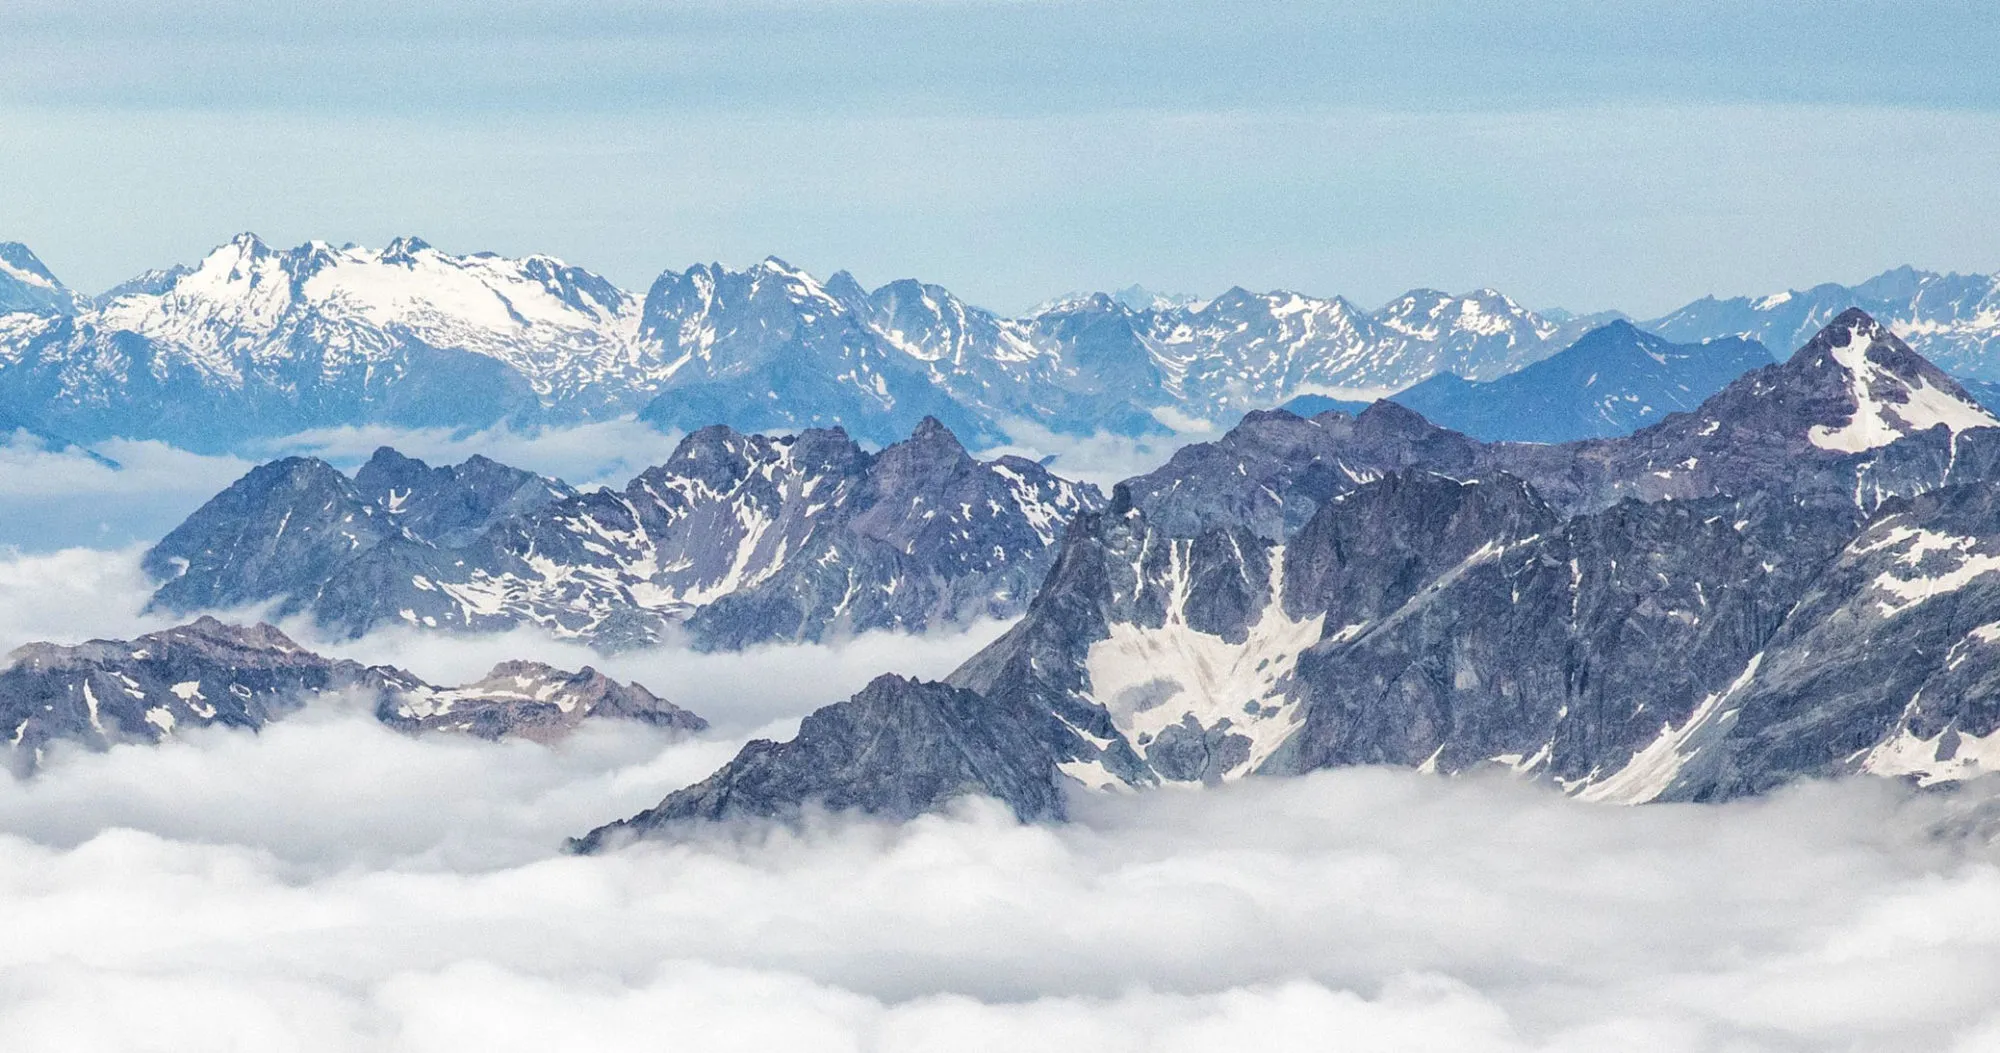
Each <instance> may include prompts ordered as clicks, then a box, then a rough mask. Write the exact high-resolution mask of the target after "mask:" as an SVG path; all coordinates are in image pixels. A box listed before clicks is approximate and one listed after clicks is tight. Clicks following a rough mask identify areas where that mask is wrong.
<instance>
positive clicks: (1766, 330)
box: [1642, 266, 2000, 380]
mask: <svg viewBox="0 0 2000 1053" xmlns="http://www.w3.org/2000/svg"><path fill="white" fill-rule="evenodd" d="M1850 307H1859V308H1861V309H1862V310H1864V311H1867V312H1869V313H1870V314H1871V315H1873V316H1874V317H1875V318H1877V319H1878V320H1880V321H1881V322H1882V324H1884V325H1886V326H1888V327H1889V328H1890V329H1893V330H1895V332H1896V335H1897V336H1900V337H1902V338H1903V340H1904V341H1906V342H1908V343H1909V345H1910V346H1911V347H1913V348H1915V349H1916V350H1917V351H1918V352H1920V353H1921V354H1923V355H1924V357H1926V358H1928V359H1930V360H1931V361H1932V362H1934V363H1936V364H1937V366H1938V367H1939V368H1941V369H1943V370H1944V371H1946V372H1948V373H1952V374H1954V375H1959V376H1966V377H1972V378H1976V379H1980V380H2000V275H1985V274H1957V273H1952V274H1938V273H1936V272H1934V271H1920V270H1917V269H1915V268H1913V267H1908V266H1904V267H1898V268H1896V269H1894V270H1891V271H1885V272H1883V273H1881V274H1878V275H1876V276H1875V277H1873V278H1870V279H1868V280H1867V281H1865V282H1862V283H1860V284H1859V285H1853V286H1846V285H1836V284H1831V283H1828V284H1823V285H1815V286H1813V287H1812V288H1810V289H1803V290H1796V289H1795V290H1790V291H1787V292H1780V293H1773V294H1770V295H1767V296H1738V297H1734V298H1731V299H1726V300H1718V299H1716V298H1714V297H1705V298H1703V299H1700V300H1697V301H1695V302H1694V303H1691V304H1688V305H1687V306H1686V307H1683V308H1681V309H1680V310H1678V311H1674V312H1672V313H1671V314H1668V315H1665V316H1663V317H1660V318H1656V319H1654V320H1652V321H1650V322H1645V323H1642V326H1643V328H1645V329H1647V330H1649V331H1651V332H1655V333H1658V334H1660V335H1661V336H1664V337H1666V338H1667V339H1669V340H1700V339H1705V338H1708V337H1714V336H1728V335H1732V334H1734V335H1740V336H1744V337H1748V338H1750V339H1753V340H1758V341H1761V342H1762V343H1763V344H1764V345H1765V346H1767V347H1796V346H1798V345H1799V344H1801V343H1804V342H1805V341H1807V340H1809V339H1811V338H1812V335H1813V334H1814V333H1815V332H1817V331H1819V329H1820V328H1821V327H1822V326H1824V325H1826V324H1827V323H1828V322H1830V321H1831V320H1832V319H1833V318H1834V316H1836V315H1838V314H1840V313H1841V312H1842V311H1845V310H1847V309H1848V308H1850Z"/></svg>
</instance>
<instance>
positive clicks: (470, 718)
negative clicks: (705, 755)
mask: <svg viewBox="0 0 2000 1053" xmlns="http://www.w3.org/2000/svg"><path fill="white" fill-rule="evenodd" d="M329 695H347V696H352V697H355V698H358V699H360V700H361V701H363V702H364V703H368V704H370V705H372V707H373V710H374V713H375V717H376V719H378V720H380V721H381V722H383V723H384V724H387V725H388V726H390V727H393V728H396V729H399V730H402V731H408V732H412V733H417V732H458V733H463V734H470V735H474V736H477V737H480V738H485V739H499V738H506V737H519V738H526V739H532V740H535V741H539V742H548V741H552V740H554V739H557V738H560V737H561V736H563V735H565V734H567V733H568V732H569V731H571V730H573V729H574V728H575V727H576V726H577V725H579V724H581V723H582V722H583V721H584V720H586V719H604V720H629V721H637V722H640V723H644V724H648V725H651V726H654V727H658V728H665V729H669V730H671V731H674V732H679V733H689V734H691V733H693V732H697V731H700V730H702V729H704V728H706V727H707V726H708V722H707V721H705V720H703V719H702V718H700V717H698V716H696V715H694V714H693V713H690V712H688V711H687V710H684V709H681V708H680V707H678V706H675V705H674V704H672V703H671V702H667V701H666V700H664V699H661V698H659V697H657V696H655V695H654V694H653V693H652V692H650V691H648V690H646V689H645V688H644V687H641V686H640V685H638V684H620V683H618V682H616V681H614V680H612V679H610V678H609V677H606V676H605V675H604V674H602V673H599V672H597V671H596V670H594V669H591V668H589V667H587V666H586V667H585V668H584V669H582V670H581V671H579V672H575V673H571V672H566V671H564V670H560V669H555V668H552V667H550V666H547V665H543V664H541V663H539V662H503V663H501V664H500V665H497V666H495V667H494V668H493V671H492V672H490V673H488V674H487V675H486V676H485V677H484V678H482V679H480V680H478V681H475V682H473V683H470V684H465V685H462V686H459V687H439V686H437V685H434V684H428V683H425V682H424V681H423V680H421V679H419V678H418V677H416V676H414V675H412V674H410V673H408V672H405V671H403V670H401V669H397V668H396V667H394V666H386V665H373V666H369V665H362V664H361V663H359V662H352V661H348V660H345V659H334V658H326V657H322V656H320V655H317V654H314V653H312V652H311V651H308V650H306V649H304V648H302V647H300V646H299V645H298V644H296V643H293V642H292V640H291V639H290V638H289V637H287V636H286V635H285V634H284V633H282V632H279V631H278V630H277V629H274V628H272V627H271V626H269V625H262V624H259V625H254V626H250V627H248V628H245V627H241V626H234V625H225V624H223V623H222V622H219V621H217V620H216V619H214V618H207V617H204V618H201V619H198V620H196V621H194V622H191V623H189V624H187V625H182V626H178V627H176V628H172V629H165V630H162V631H160V632H156V633H148V634H146V635H144V636H141V637H139V638H137V639H135V640H92V641H89V642H88V643H83V644H78V645H76V646H69V647H66V646H59V645H56V644H48V643H34V644H28V645H26V646H24V647H21V648H18V649H16V650H15V651H14V653H13V654H10V655H8V656H7V664H6V666H5V667H4V668H0V725H4V726H5V727H6V728H8V729H10V730H9V732H8V734H9V738H8V741H7V757H8V760H9V762H10V765H11V766H12V767H13V768H15V769H16V770H31V769H33V768H34V767H35V766H36V765H37V764H38V763H39V762H40V761H41V759H42V757H43V755H44V753H45V751H46V750H47V748H48V747H49V746H50V745H51V744H52V743H55V742H58V741H62V742H71V743H76V744H80V745H82V746H84V747H86V748H89V749H99V750H101V749H106V748H109V747H110V746H113V745H116V744H119V743H133V742H137V743H156V742H161V741H163V740H166V739H169V738H172V737H174V736H175V735H178V734H185V733H186V732H187V731H188V730H189V729H191V728H197V727H207V726H211V725H215V726H221V727H231V728H247V729H250V730H256V729H258V728H261V727H263V726H265V725H266V724H269V723H270V722H272V721H274V720H279V719H281V718H283V717H285V716H287V715H289V714H291V713H293V712H295V711H297V710H298V709H299V708H300V707H301V706H303V705H305V704H306V703H307V702H308V701H310V700H312V699H314V698H318V697H323V696H329Z"/></svg>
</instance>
